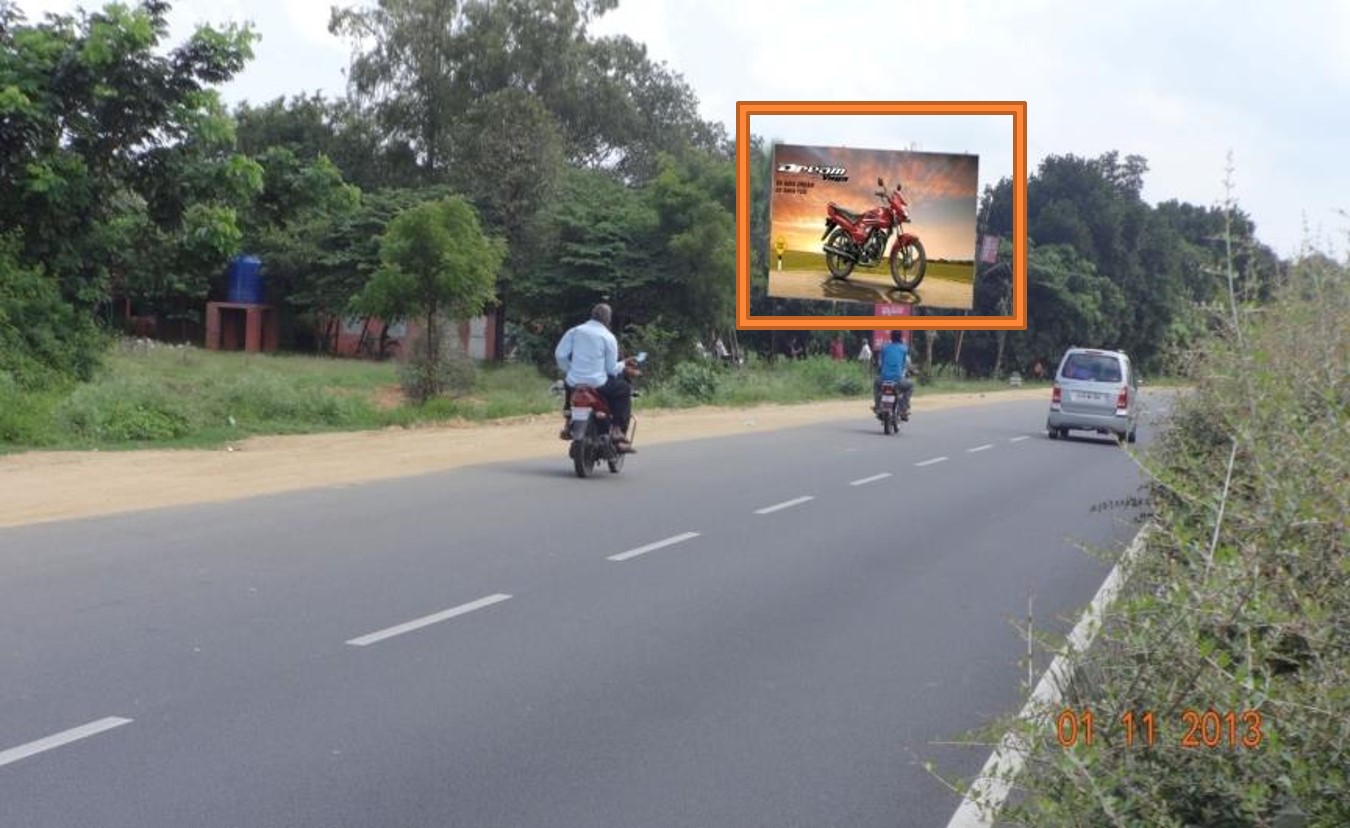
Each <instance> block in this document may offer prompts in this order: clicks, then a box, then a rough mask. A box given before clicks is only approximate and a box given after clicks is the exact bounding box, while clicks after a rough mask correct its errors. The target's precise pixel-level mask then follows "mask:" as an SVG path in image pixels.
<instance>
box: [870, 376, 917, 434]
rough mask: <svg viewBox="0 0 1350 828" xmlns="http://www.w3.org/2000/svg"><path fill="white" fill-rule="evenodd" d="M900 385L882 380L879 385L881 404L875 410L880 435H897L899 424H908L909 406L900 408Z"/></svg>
mask: <svg viewBox="0 0 1350 828" xmlns="http://www.w3.org/2000/svg"><path fill="white" fill-rule="evenodd" d="M900 394H901V391H900V383H898V382H894V381H892V380H883V381H882V383H881V403H880V404H879V405H878V406H877V408H876V415H877V419H878V420H881V433H882V434H899V433H900V423H901V422H908V420H909V406H908V405H906V406H905V407H904V408H901V407H900Z"/></svg>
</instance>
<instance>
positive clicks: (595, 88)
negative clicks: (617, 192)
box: [330, 0, 727, 183]
mask: <svg viewBox="0 0 1350 828" xmlns="http://www.w3.org/2000/svg"><path fill="white" fill-rule="evenodd" d="M616 5H617V0H493V1H492V2H489V1H488V0H383V2H381V3H380V4H379V5H378V6H376V7H374V8H347V9H337V10H335V12H334V14H333V16H332V19H331V22H330V30H331V31H332V32H333V33H334V34H337V35H339V36H342V37H346V38H348V39H349V40H350V41H352V44H353V58H352V66H351V72H350V84H351V93H352V96H353V99H354V100H355V101H356V102H357V104H358V105H359V106H361V107H362V108H363V109H365V110H368V111H369V112H371V113H372V115H373V116H374V118H375V119H376V121H377V122H378V124H379V125H380V128H381V129H382V130H383V131H384V133H385V134H386V135H387V136H389V137H390V138H391V139H392V140H394V141H398V142H402V143H405V144H407V145H409V146H411V147H412V149H413V151H414V153H415V155H416V157H417V159H418V161H419V163H420V164H421V165H422V169H423V171H424V173H425V175H426V181H427V182H428V183H430V182H444V181H447V180H449V178H450V177H451V171H452V170H454V169H455V167H456V166H457V165H458V164H459V163H460V142H461V141H462V139H463V138H464V133H463V132H462V131H460V130H457V129H456V125H457V122H458V119H459V118H460V117H461V116H462V115H463V114H464V113H467V112H468V111H469V110H470V109H471V108H472V107H473V106H474V105H475V103H477V102H479V101H482V100H484V99H486V98H488V97H489V96H491V95H493V94H494V93H497V92H501V91H503V90H508V89H512V90H517V91H519V92H523V93H526V94H527V95H529V96H531V97H533V98H534V99H535V100H537V101H538V102H539V103H540V104H542V106H543V107H544V108H545V109H547V110H548V112H550V113H551V114H552V115H553V117H554V118H555V119H556V120H557V123H558V125H559V127H560V130H561V134H562V138H563V146H564V148H565V151H566V157H567V159H568V161H570V162H572V163H574V164H579V165H582V166H588V167H591V168H604V169H617V170H618V171H620V172H621V173H622V174H624V175H625V176H627V177H628V178H629V179H630V180H643V179H645V178H647V177H649V176H650V175H653V174H655V171H656V157H657V155H658V153H660V152H663V151H664V152H675V151H679V150H680V149H682V148H683V147H686V146H693V147H696V148H699V149H702V150H704V151H713V150H721V151H726V150H727V141H726V135H725V131H724V130H723V129H722V128H721V127H719V126H715V125H710V124H707V123H706V122H704V121H702V120H701V119H700V117H699V115H698V101H697V98H696V96H695V95H694V93H693V90H692V89H690V88H689V86H688V84H687V83H685V82H684V80H683V79H682V78H681V77H680V76H679V75H678V74H676V73H674V72H672V71H670V70H669V69H668V68H667V67H665V66H664V65H658V64H655V63H653V62H652V61H651V60H650V59H649V58H648V56H647V52H646V48H645V47H644V46H642V45H641V44H638V43H636V42H634V41H632V40H631V39H629V38H626V37H607V38H593V37H591V36H590V34H589V32H588V31H587V27H588V25H589V23H590V22H591V21H592V20H594V19H596V18H598V17H599V16H601V15H603V14H604V13H605V12H607V11H609V10H610V9H612V8H614V7H615V6H616Z"/></svg>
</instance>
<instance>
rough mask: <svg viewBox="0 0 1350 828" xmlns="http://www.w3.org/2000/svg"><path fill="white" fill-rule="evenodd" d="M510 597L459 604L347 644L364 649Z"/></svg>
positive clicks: (496, 597) (497, 597)
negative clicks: (369, 645)
mask: <svg viewBox="0 0 1350 828" xmlns="http://www.w3.org/2000/svg"><path fill="white" fill-rule="evenodd" d="M510 597H511V596H510V595H502V594H500V593H498V594H497V595H489V596H487V597H486V598H479V599H478V600H477V601H470V602H469V603H467V604H460V605H459V606H457V607H451V608H450V609H448V610H443V611H441V612H437V613H432V614H431V615H424V616H422V617H421V618H417V619H414V620H412V621H408V622H406V623H403V624H398V625H397V626H393V627H389V628H387V629H383V630H380V631H379V632H373V633H370V634H369V635H363V636H361V637H360V638H353V639H352V640H350V641H348V642H347V643H348V644H350V645H352V646H353V647H365V646H366V645H368V644H374V643H376V642H379V641H383V640H385V639H386V638H393V637H394V636H396V635H402V634H403V633H406V632H412V631H413V630H420V629H422V628H423V627H429V626H431V625H432V624H437V623H440V622H441V621H448V620H450V619H451V618H454V617H456V616H459V615H464V614H465V613H469V612H473V611H474V610H479V609H482V608H483V607H490V606H492V605H493V604H496V603H499V602H501V601H505V600H506V599H507V598H510Z"/></svg>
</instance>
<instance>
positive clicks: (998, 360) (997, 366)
mask: <svg viewBox="0 0 1350 828" xmlns="http://www.w3.org/2000/svg"><path fill="white" fill-rule="evenodd" d="M1007 336H1008V332H1007V331H999V332H998V354H997V356H995V357H994V379H998V377H999V373H1000V372H1001V371H1002V370H1003V340H1004V339H1005V338H1007Z"/></svg>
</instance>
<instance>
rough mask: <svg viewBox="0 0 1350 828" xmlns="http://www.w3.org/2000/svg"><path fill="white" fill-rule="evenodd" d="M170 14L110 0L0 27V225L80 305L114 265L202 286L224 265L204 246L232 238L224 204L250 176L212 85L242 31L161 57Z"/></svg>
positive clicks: (90, 300)
mask: <svg viewBox="0 0 1350 828" xmlns="http://www.w3.org/2000/svg"><path fill="white" fill-rule="evenodd" d="M167 12H168V5H167V4H166V3H162V2H157V1H156V0H149V1H148V2H145V3H142V4H140V5H139V6H136V7H135V8H131V7H128V6H125V5H119V4H111V5H109V6H107V7H106V8H105V9H104V10H102V11H100V12H94V13H88V12H84V11H81V12H79V13H78V14H77V15H75V16H52V17H48V18H47V20H46V21H44V22H42V23H36V24H31V23H17V22H15V23H10V24H8V25H6V26H5V27H4V29H3V32H0V41H2V42H3V48H0V79H3V84H0V85H2V86H3V88H4V90H5V92H4V94H3V96H2V97H0V105H2V106H3V108H4V112H5V116H4V118H3V119H0V190H2V191H3V192H5V193H6V194H7V197H6V198H5V199H3V200H2V201H0V228H3V229H4V230H6V231H11V230H12V231H18V239H19V243H20V249H19V251H18V254H17V255H18V258H19V260H20V261H21V262H23V263H33V264H36V263H41V264H42V266H43V268H44V270H45V272H46V273H48V274H49V275H50V277H51V278H53V279H55V280H56V283H57V284H58V285H59V287H60V290H61V294H62V296H63V297H64V298H65V299H66V300H67V301H69V302H71V303H73V304H74V305H75V306H76V307H77V308H79V310H80V312H81V313H88V312H89V311H90V309H91V308H92V307H93V306H94V305H96V304H97V303H99V302H101V301H103V300H104V299H105V298H106V295H107V292H108V290H109V287H110V284H111V280H112V279H113V278H114V277H116V276H117V275H118V274H119V273H120V274H122V275H124V277H125V278H126V279H128V280H132V281H134V280H136V279H138V278H139V277H140V275H141V274H145V273H148V272H152V271H154V272H156V273H157V271H159V270H161V269H163V268H169V269H172V270H175V271H176V272H175V274H173V275H172V276H171V277H168V278H164V277H160V276H159V275H155V276H153V277H150V278H152V279H157V280H159V281H158V282H157V284H159V285H161V286H162V285H169V286H171V287H173V288H175V289H177V288H178V287H180V286H183V287H184V290H185V291H186V292H187V293H189V294H197V293H200V292H201V290H200V288H201V284H202V280H203V279H204V278H206V275H207V273H206V272H203V270H202V269H203V268H207V269H208V270H209V269H210V267H214V266H216V265H218V264H222V263H223V262H216V261H213V262H211V263H210V264H209V265H208V264H207V263H205V262H203V261H202V260H201V254H202V253H203V252H204V251H205V250H208V249H211V248H212V247H213V245H214V246H216V247H218V246H219V244H223V243H224V242H225V241H226V240H227V239H228V237H229V236H230V235H231V230H230V227H229V224H230V221H229V219H228V217H227V211H228V209H229V208H231V207H237V206H240V201H239V199H240V197H241V195H243V196H246V195H247V191H248V189H249V186H250V183H251V176H250V175H249V170H248V169H247V165H246V164H243V163H241V162H239V161H238V160H237V159H233V158H232V156H231V153H230V152H229V151H228V143H229V141H230V140H231V138H232V130H231V124H230V122H229V119H228V118H227V117H226V116H225V114H224V111H223V109H222V108H221V107H220V104H219V100H218V98H217V96H216V95H215V93H214V91H213V90H211V89H210V88H209V87H210V85H212V84H218V83H222V82H225V81H227V80H229V79H230V78H231V77H232V76H233V75H234V74H235V73H236V72H238V71H239V70H240V69H241V68H242V67H243V65H244V63H245V62H246V61H247V60H248V58H249V57H250V56H251V43H252V40H253V34H252V32H251V31H250V30H249V29H247V28H239V27H227V28H224V29H219V30H216V29H210V28H201V29H198V30H197V32H196V33H195V34H194V35H193V36H192V37H191V38H189V40H188V41H187V42H186V43H184V44H182V45H180V46H178V47H176V48H173V49H171V50H169V54H168V55H167V57H166V56H164V55H163V54H162V52H163V51H164V50H163V49H162V48H161V41H162V40H163V38H164V37H165V35H166V33H167V31H168V23H167ZM191 204H200V205H201V206H200V207H199V208H198V209H197V210H196V211H195V212H194V213H193V214H192V215H191V216H190V217H189V218H190V223H188V224H186V225H185V222H184V217H185V213H186V211H187V210H188V207H189V206H190V205H191ZM165 247H169V248H173V250H167V251H166V250H162V249H159V248H165ZM147 251H149V252H147ZM133 290H135V288H133ZM140 292H141V293H146V292H149V291H148V290H147V289H146V288H144V287H142V288H140Z"/></svg>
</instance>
